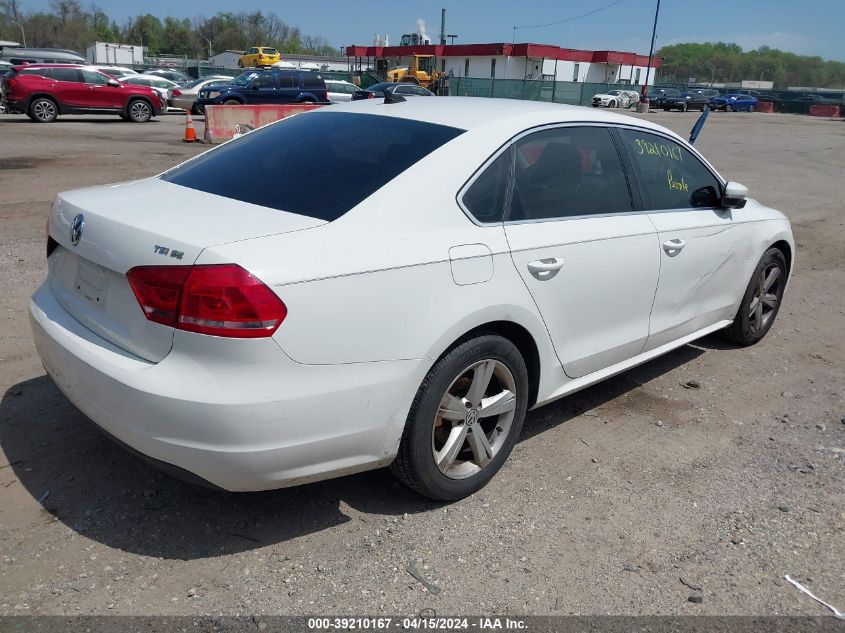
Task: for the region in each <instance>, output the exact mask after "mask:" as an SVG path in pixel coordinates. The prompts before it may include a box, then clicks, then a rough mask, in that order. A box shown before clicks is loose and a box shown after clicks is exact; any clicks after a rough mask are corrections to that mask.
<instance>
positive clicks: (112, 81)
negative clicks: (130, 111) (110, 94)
mask: <svg viewBox="0 0 845 633" xmlns="http://www.w3.org/2000/svg"><path fill="white" fill-rule="evenodd" d="M106 84H108V85H109V86H111V87H112V88H117V87H119V86H120V82H119V81H118V80H117V79H109V80H108V81H107V82H106Z"/></svg>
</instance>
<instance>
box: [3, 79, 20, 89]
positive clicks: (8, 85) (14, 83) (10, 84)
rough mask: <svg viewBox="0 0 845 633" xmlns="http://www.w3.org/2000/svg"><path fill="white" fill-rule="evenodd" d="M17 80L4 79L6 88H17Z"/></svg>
mask: <svg viewBox="0 0 845 633" xmlns="http://www.w3.org/2000/svg"><path fill="white" fill-rule="evenodd" d="M17 85H18V80H17V79H6V88H8V89H9V90H12V89H13V88H15V87H17Z"/></svg>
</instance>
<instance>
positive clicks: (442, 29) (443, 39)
mask: <svg viewBox="0 0 845 633" xmlns="http://www.w3.org/2000/svg"><path fill="white" fill-rule="evenodd" d="M445 44H446V9H440V45H441V46H444V45H445Z"/></svg>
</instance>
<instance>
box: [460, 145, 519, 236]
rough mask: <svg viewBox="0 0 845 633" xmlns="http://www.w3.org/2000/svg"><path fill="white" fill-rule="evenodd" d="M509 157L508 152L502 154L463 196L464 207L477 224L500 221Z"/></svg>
mask: <svg viewBox="0 0 845 633" xmlns="http://www.w3.org/2000/svg"><path fill="white" fill-rule="evenodd" d="M510 157H511V153H510V150H506V151H504V152H502V154H501V155H500V156H499V157H498V158H497V159H496V160H494V161H493V162H492V163H491V164H490V165H489V166H488V167H487V169H485V170H484V171H483V172H482V173H481V175H480V176H479V177H478V178H476V180H475V182H474V183H472V185H471V186H470V188H469V189H467V192H466V193H465V194H464V197H463V199H462V201H463V203H464V206H465V207H466V209H467V211H469V212H470V213H471V214H472V215H473V217H475V219H476V220H478V221H479V222H485V223H488V222H501V221H502V217H503V214H504V209H505V192H506V191H507V187H508V177H509V176H510V163H511V160H510Z"/></svg>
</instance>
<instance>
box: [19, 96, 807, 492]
mask: <svg viewBox="0 0 845 633" xmlns="http://www.w3.org/2000/svg"><path fill="white" fill-rule="evenodd" d="M420 183H429V184H433V185H435V186H427V187H426V188H425V195H420V193H419V192H420ZM746 193H747V190H746V189H745V188H744V187H743V186H742V185H739V184H737V183H734V182H727V181H726V180H725V179H724V178H722V176H720V175H719V174H718V173H717V172H716V170H715V169H714V168H713V167H712V166H711V165H710V164H709V163H708V162H707V160H705V159H704V158H703V157H702V156H701V155H700V154H699V153H698V152H697V151H696V150H695V149H693V148H692V147H690V146H689V145H688V144H687V143H686V142H685V141H683V140H682V139H681V138H679V137H678V136H676V135H675V134H673V133H672V132H669V131H667V130H666V129H664V128H662V127H660V126H657V125H654V124H652V123H649V122H647V121H643V120H638V119H634V118H629V117H626V116H623V115H618V114H613V113H611V112H605V111H601V112H599V111H596V110H592V109H587V108H577V107H568V106H561V105H553V104H543V103H536V102H520V101H512V100H490V99H473V98H468V99H466V98H448V99H431V100H429V99H420V100H417V99H409V100H408V101H407V102H403V103H402V102H400V103H384V102H383V101H381V100H368V101H363V102H358V103H354V104H346V105H338V106H333V107H332V108H325V109H322V110H318V111H314V112H311V113H308V114H303V115H299V116H295V117H292V118H289V119H286V120H283V121H280V122H278V123H275V124H272V125H270V126H267V127H264V128H261V129H259V130H256V131H255V132H252V133H250V134H247V135H245V136H243V137H241V138H239V139H237V140H234V141H232V142H229V143H227V144H225V145H222V146H220V147H218V148H215V149H212V150H211V151H209V152H206V153H205V154H202V155H201V156H199V157H196V158H194V159H192V160H189V161H188V162H186V163H184V164H182V165H179V166H178V167H175V168H174V169H171V170H170V171H168V172H165V173H164V174H161V175H160V176H157V177H154V178H148V179H145V180H140V181H136V182H129V183H123V184H117V185H113V186H109V187H96V188H90V189H82V190H79V191H71V192H68V193H63V194H61V195H59V196H58V198H57V199H56V201H55V203H54V205H53V208H52V213H51V215H50V220H49V238H48V242H47V255H48V263H49V274H48V277H47V280H46V281H45V282H44V284H43V285H42V286H41V287H40V288H39V289H38V290H37V291H36V292H35V294H34V295H33V298H32V303H31V307H30V312H31V320H32V326H33V331H34V335H35V342H36V345H37V347H38V351H39V354H40V355H41V358H42V359H43V362H44V366H45V368H46V369H47V372H48V373H49V375H50V376H51V377H52V379H53V380H54V381H55V383H56V385H58V387H59V389H61V390H62V392H63V393H64V394H66V395H67V397H68V398H69V399H70V400H71V401H72V402H73V403H74V404H75V405H76V406H77V407H78V408H79V409H80V410H81V411H82V412H84V413H85V414H86V415H88V416H89V417H90V418H91V419H92V420H94V422H96V423H97V424H98V425H99V426H100V427H102V428H103V429H104V430H105V431H106V432H108V433H109V434H110V435H112V436H113V437H115V438H117V439H118V440H119V441H120V442H122V443H123V444H125V445H128V446H129V447H131V448H133V449H135V450H136V451H138V452H140V453H142V454H143V455H146V456H147V457H149V458H151V459H153V460H154V461H155V462H157V463H158V464H159V465H160V466H162V467H165V468H169V469H170V470H175V469H178V470H179V471H180V472H181V474H183V475H186V476H192V477H194V478H199V479H201V480H204V481H205V482H207V483H210V484H213V485H215V486H218V487H221V488H224V489H227V490H241V491H246V490H263V489H270V488H277V487H281V486H287V485H293V484H299V483H303V482H307V481H313V480H318V479H324V478H328V477H334V476H338V475H343V474H347V473H353V472H356V471H362V470H366V469H371V468H377V467H380V466H386V465H388V464H390V465H391V467H392V470H393V471H394V472H395V473H396V474H397V475H398V477H399V478H400V479H401V480H402V481H403V482H405V483H406V484H408V485H409V486H410V487H411V488H413V489H414V490H417V491H419V492H421V493H423V494H425V495H429V496H431V497H434V498H438V499H457V498H460V497H463V496H465V495H468V494H470V493H472V492H474V491H476V490H478V489H479V488H481V487H482V486H483V485H484V484H485V483H486V482H487V481H489V479H490V478H491V477H492V476H493V475H494V474H495V473H496V471H498V470H499V468H501V466H502V464H503V462H504V461H505V460H506V459H507V457H508V454H509V453H510V452H511V449H512V447H513V445H514V443H515V442H516V441H517V438H518V437H519V433H520V429H521V427H522V424H523V420H524V419H525V414H526V411H527V410H528V409H531V408H533V407H537V406H539V405H542V404H545V403H548V402H551V401H553V400H555V399H557V398H560V397H562V396H565V395H567V394H569V393H572V392H574V391H576V390H578V389H581V388H583V387H586V386H587V385H590V384H592V383H595V382H598V381H600V380H602V379H604V378H607V377H608V376H611V375H613V374H617V373H619V372H621V371H624V370H626V369H628V368H630V367H633V366H635V365H637V364H639V363H642V362H644V361H647V360H649V359H651V358H654V357H656V356H659V355H660V354H664V353H666V352H667V351H669V350H671V349H673V348H676V347H678V346H681V345H683V344H685V343H687V342H689V341H692V340H693V339H696V338H699V337H701V336H703V335H705V334H708V333H710V332H714V331H716V330H725V332H726V333H727V334H728V335H729V336H730V337H732V338H733V340H734V341H736V342H737V343H738V344H740V345H750V344H752V343H755V342H757V341H759V340H760V339H761V338H762V337H763V336H764V335H765V334H766V332H767V331H768V330H769V329H770V328H771V326H772V322H773V321H774V319H775V317H776V315H777V313H778V307H779V306H780V303H781V298H782V296H783V292H784V288H785V286H786V283H787V279H788V277H789V273H790V269H791V267H792V262H793V253H794V243H793V238H792V233H791V230H790V225H789V222H788V221H787V219H786V218H785V217H784V216H783V215H782V214H781V213H779V212H778V211H775V210H773V209H770V208H768V207H766V206H764V205H762V204H760V203H758V202H756V201H754V200H751V199H747V198H746Z"/></svg>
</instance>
